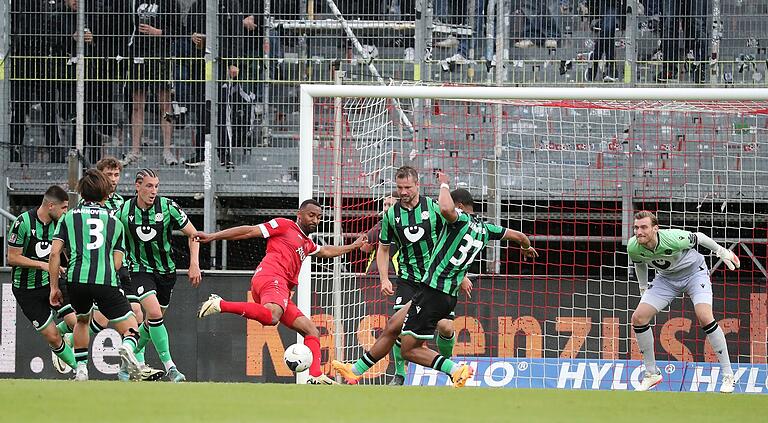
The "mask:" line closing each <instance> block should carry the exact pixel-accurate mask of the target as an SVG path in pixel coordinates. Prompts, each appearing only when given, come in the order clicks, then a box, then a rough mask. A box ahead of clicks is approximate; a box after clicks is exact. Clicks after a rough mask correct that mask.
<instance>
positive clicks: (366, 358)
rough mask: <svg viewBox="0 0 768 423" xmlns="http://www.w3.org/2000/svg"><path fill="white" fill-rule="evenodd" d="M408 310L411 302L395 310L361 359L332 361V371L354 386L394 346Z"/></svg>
mask: <svg viewBox="0 0 768 423" xmlns="http://www.w3.org/2000/svg"><path fill="white" fill-rule="evenodd" d="M410 308H411V302H410V301H408V302H407V303H406V304H405V306H403V308H401V309H400V310H397V313H395V314H393V315H392V317H390V318H389V320H388V321H387V324H386V325H385V326H384V329H383V330H382V331H381V335H379V337H378V338H377V339H376V342H375V343H374V344H373V346H372V347H371V349H369V350H368V351H367V352H366V353H365V354H363V356H362V357H361V358H359V359H358V360H357V361H355V362H354V363H342V362H340V361H336V360H333V362H331V365H332V366H333V369H334V370H335V371H336V372H337V373H339V374H340V375H341V376H342V377H344V379H345V380H346V382H347V383H348V384H352V385H354V384H356V383H357V381H358V380H359V379H360V376H362V375H363V373H365V372H366V371H368V369H370V368H371V367H373V366H374V365H375V364H376V363H377V362H378V361H379V360H381V359H382V358H384V357H386V356H387V354H389V351H390V350H391V349H392V346H393V345H395V341H396V340H397V339H398V337H399V336H400V332H401V331H402V329H403V322H404V321H405V316H407V315H408V310H409V309H410Z"/></svg>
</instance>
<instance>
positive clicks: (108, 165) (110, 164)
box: [96, 156, 123, 172]
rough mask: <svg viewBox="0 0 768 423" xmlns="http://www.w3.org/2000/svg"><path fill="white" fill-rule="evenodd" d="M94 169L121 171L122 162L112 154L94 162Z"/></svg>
mask: <svg viewBox="0 0 768 423" xmlns="http://www.w3.org/2000/svg"><path fill="white" fill-rule="evenodd" d="M96 169H99V170H100V171H102V172H104V171H105V170H107V169H117V170H119V171H121V172H122V171H123V164H122V163H120V160H117V159H116V158H114V157H112V156H107V157H104V158H103V159H101V160H99V161H98V162H96Z"/></svg>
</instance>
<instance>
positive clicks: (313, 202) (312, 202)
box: [299, 198, 323, 210]
mask: <svg viewBox="0 0 768 423" xmlns="http://www.w3.org/2000/svg"><path fill="white" fill-rule="evenodd" d="M310 205H311V206H317V207H320V208H321V209H322V208H323V206H322V205H320V203H319V202H318V201H317V200H315V199H314V198H310V199H308V200H304V201H302V202H301V205H300V206H299V210H304V209H305V208H306V207H307V206H310Z"/></svg>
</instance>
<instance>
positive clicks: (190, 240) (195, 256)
mask: <svg viewBox="0 0 768 423" xmlns="http://www.w3.org/2000/svg"><path fill="white" fill-rule="evenodd" d="M181 232H183V233H184V235H186V236H187V244H188V245H189V275H188V276H189V283H191V284H192V286H195V287H196V286H198V285H200V280H201V279H202V278H203V277H202V274H201V273H200V243H199V242H197V238H196V235H197V230H196V229H195V225H193V224H192V222H187V224H186V225H185V226H184V227H183V228H181Z"/></svg>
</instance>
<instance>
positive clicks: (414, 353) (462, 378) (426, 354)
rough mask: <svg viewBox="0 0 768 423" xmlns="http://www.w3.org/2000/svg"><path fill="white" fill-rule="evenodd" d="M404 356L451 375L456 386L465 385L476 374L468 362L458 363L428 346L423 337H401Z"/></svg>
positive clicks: (411, 360)
mask: <svg viewBox="0 0 768 423" xmlns="http://www.w3.org/2000/svg"><path fill="white" fill-rule="evenodd" d="M401 342H402V346H403V347H402V352H403V358H404V359H406V360H408V361H410V362H411V363H416V364H421V365H422V366H424V367H431V368H433V369H435V370H438V371H441V372H443V373H445V374H447V375H448V376H450V377H451V380H452V381H453V387H454V388H461V387H463V386H464V385H465V384H466V383H467V381H468V380H469V379H471V378H472V376H473V375H474V369H472V367H470V366H468V365H466V364H458V363H454V362H453V361H451V359H450V358H447V357H444V356H442V355H440V354H438V353H437V352H436V351H433V350H431V349H429V348H428V347H426V345H425V341H424V340H423V339H417V338H415V337H413V336H410V335H403V336H402V337H401Z"/></svg>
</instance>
